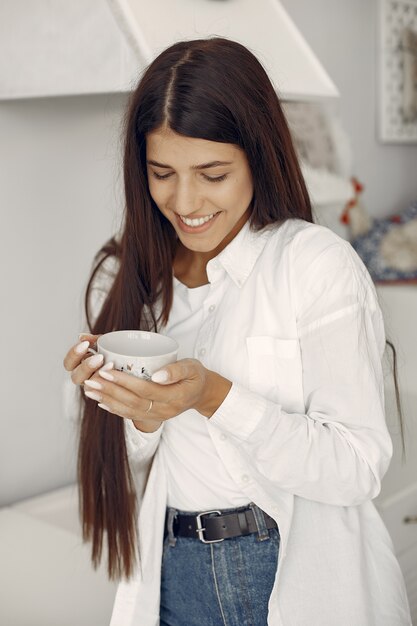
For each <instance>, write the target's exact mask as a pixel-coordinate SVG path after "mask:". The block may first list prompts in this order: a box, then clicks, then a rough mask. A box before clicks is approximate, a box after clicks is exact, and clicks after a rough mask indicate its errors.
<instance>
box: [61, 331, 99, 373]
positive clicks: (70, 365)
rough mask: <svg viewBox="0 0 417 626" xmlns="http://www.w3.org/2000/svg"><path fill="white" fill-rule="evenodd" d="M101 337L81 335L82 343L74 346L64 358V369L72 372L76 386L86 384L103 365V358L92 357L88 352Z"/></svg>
mask: <svg viewBox="0 0 417 626" xmlns="http://www.w3.org/2000/svg"><path fill="white" fill-rule="evenodd" d="M99 337H100V335H89V334H82V335H80V340H81V341H80V343H77V344H76V345H75V346H72V347H71V348H70V350H69V351H68V352H67V354H66V355H65V358H64V367H65V369H66V370H67V372H71V380H72V382H73V383H74V385H83V384H84V382H85V381H86V380H87V379H88V378H90V376H92V375H93V374H94V372H95V371H96V370H98V369H99V368H100V367H102V365H103V356H102V355H101V354H100V355H96V354H94V355H91V354H90V353H89V352H87V350H88V348H89V347H91V346H93V345H94V344H95V343H96V341H97V339H98V338H99Z"/></svg>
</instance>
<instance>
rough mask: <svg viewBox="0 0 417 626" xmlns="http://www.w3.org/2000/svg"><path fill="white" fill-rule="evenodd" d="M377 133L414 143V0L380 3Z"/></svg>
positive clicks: (416, 84) (416, 87)
mask: <svg viewBox="0 0 417 626" xmlns="http://www.w3.org/2000/svg"><path fill="white" fill-rule="evenodd" d="M379 64H380V68H379V70H380V71H379V74H380V90H379V91H380V93H379V98H378V101H379V107H380V110H379V134H380V139H381V141H383V142H387V143H402V142H417V0H380V40H379Z"/></svg>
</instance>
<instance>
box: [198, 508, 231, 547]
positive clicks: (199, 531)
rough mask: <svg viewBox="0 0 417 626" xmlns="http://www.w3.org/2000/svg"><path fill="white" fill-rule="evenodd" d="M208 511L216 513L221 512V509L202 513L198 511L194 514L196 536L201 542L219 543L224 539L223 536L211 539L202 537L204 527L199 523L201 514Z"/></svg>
mask: <svg viewBox="0 0 417 626" xmlns="http://www.w3.org/2000/svg"><path fill="white" fill-rule="evenodd" d="M208 513H217V514H218V515H221V514H222V512H221V511H203V512H202V513H199V514H198V515H196V520H197V530H196V532H197V534H198V538H199V539H200V541H202V542H203V543H220V541H224V537H223V539H212V540H211V541H208V540H207V539H204V535H203V533H204V531H205V530H206V529H205V528H203V525H202V523H201V516H202V515H207V514H208Z"/></svg>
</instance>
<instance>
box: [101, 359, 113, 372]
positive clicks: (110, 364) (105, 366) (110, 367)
mask: <svg viewBox="0 0 417 626" xmlns="http://www.w3.org/2000/svg"><path fill="white" fill-rule="evenodd" d="M113 367H114V363H113V361H109V362H108V363H106V365H103V367H102V368H101V371H103V370H104V371H105V372H106V371H107V370H111V369H113Z"/></svg>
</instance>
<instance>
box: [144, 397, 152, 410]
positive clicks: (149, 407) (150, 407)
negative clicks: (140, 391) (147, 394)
mask: <svg viewBox="0 0 417 626" xmlns="http://www.w3.org/2000/svg"><path fill="white" fill-rule="evenodd" d="M152 405H153V400H151V403H150V405H149V406H148V408H147V409H146V411H145V413H149V411H150V410H151V409H152Z"/></svg>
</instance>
